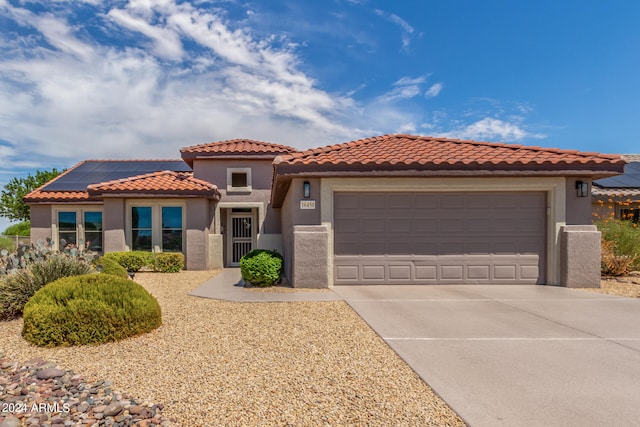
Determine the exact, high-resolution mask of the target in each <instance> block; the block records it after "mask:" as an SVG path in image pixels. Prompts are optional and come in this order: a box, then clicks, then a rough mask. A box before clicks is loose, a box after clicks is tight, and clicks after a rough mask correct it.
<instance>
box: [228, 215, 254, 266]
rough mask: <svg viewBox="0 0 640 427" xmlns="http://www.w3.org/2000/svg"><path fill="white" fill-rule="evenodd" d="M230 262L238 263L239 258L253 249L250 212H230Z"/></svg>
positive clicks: (252, 223) (252, 224) (252, 222)
mask: <svg viewBox="0 0 640 427" xmlns="http://www.w3.org/2000/svg"><path fill="white" fill-rule="evenodd" d="M229 219H230V220H231V248H230V252H231V253H230V257H229V259H230V261H231V262H230V264H231V265H232V266H238V265H240V258H242V257H243V256H244V255H245V254H246V253H247V252H249V251H250V250H251V249H253V230H254V227H255V221H254V219H253V215H252V214H248V213H231V216H230V218H229Z"/></svg>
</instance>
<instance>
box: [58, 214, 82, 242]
mask: <svg viewBox="0 0 640 427" xmlns="http://www.w3.org/2000/svg"><path fill="white" fill-rule="evenodd" d="M58 242H59V244H60V249H64V248H65V247H67V246H69V245H73V246H75V245H77V243H78V223H77V221H76V212H58Z"/></svg>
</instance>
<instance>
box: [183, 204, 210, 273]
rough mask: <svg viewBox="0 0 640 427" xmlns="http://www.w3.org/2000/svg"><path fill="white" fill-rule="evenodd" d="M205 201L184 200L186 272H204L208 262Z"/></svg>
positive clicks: (208, 221) (207, 217) (207, 209)
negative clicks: (185, 208)
mask: <svg viewBox="0 0 640 427" xmlns="http://www.w3.org/2000/svg"><path fill="white" fill-rule="evenodd" d="M208 205H209V204H208V201H207V199H199V198H198V199H187V200H186V207H187V212H186V224H185V228H186V233H187V236H186V237H187V238H186V248H185V250H184V256H185V266H186V268H187V270H206V269H207V267H208V265H207V264H208V260H209V247H208V246H209V238H208V234H209V225H210V224H211V220H210V218H209V206H208Z"/></svg>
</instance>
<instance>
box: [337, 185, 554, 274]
mask: <svg viewBox="0 0 640 427" xmlns="http://www.w3.org/2000/svg"><path fill="white" fill-rule="evenodd" d="M346 194H348V196H346ZM335 200H336V204H335V211H334V222H335V224H334V250H335V257H334V264H335V268H336V270H335V279H336V281H335V283H336V284H340V283H352V284H353V283H365V282H367V281H369V282H375V283H429V284H437V283H443V284H444V283H493V282H496V283H542V282H543V280H544V269H545V248H546V243H545V242H546V194H545V193H543V192H538V193H423V194H420V193H417V194H416V193H336V199H335ZM338 201H339V202H338ZM341 206H342V207H341ZM353 206H357V207H356V208H353Z"/></svg>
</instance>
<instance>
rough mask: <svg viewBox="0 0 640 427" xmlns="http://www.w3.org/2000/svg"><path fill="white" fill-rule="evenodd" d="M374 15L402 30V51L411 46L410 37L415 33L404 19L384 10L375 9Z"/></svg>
mask: <svg viewBox="0 0 640 427" xmlns="http://www.w3.org/2000/svg"><path fill="white" fill-rule="evenodd" d="M375 13H376V15H378V16H380V17H382V18H385V19H386V20H387V21H389V22H391V23H393V24H396V25H398V26H399V27H400V28H401V29H402V49H403V50H406V49H408V48H409V45H410V44H411V35H412V34H413V32H414V31H415V30H414V28H413V27H412V26H411V25H410V24H409V23H408V22H407V21H405V20H404V19H402V18H401V17H399V16H398V15H396V14H395V13H387V12H385V11H384V10H380V9H376V10H375Z"/></svg>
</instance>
